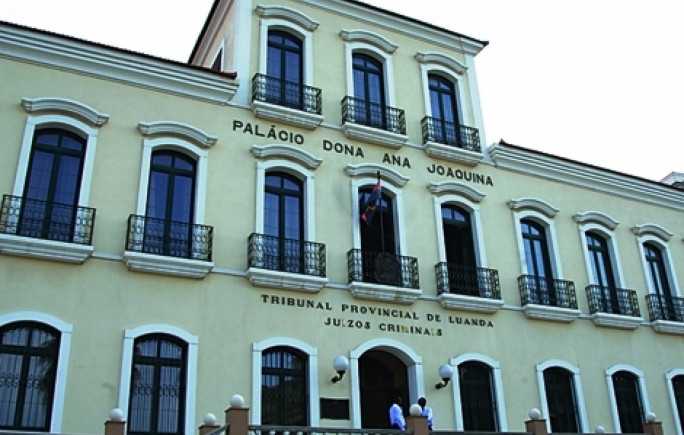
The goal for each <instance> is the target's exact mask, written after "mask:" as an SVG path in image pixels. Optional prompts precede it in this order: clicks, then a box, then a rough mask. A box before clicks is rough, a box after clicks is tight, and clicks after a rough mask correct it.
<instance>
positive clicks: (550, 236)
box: [513, 210, 563, 279]
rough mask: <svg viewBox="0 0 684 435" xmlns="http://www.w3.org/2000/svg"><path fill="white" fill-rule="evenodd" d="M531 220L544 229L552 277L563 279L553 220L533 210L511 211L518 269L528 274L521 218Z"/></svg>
mask: <svg viewBox="0 0 684 435" xmlns="http://www.w3.org/2000/svg"><path fill="white" fill-rule="evenodd" d="M527 219H529V220H533V221H535V222H537V223H538V224H540V225H541V226H542V227H543V228H544V230H545V231H546V243H547V249H548V251H549V257H550V258H549V260H550V261H551V272H552V273H553V278H554V279H563V268H562V262H561V260H560V250H559V248H558V243H557V242H556V241H557V240H558V238H557V236H556V226H555V224H554V221H553V220H552V219H550V218H548V217H547V216H546V215H544V214H542V213H540V212H538V211H535V210H521V211H516V212H514V213H513V221H514V225H515V233H516V239H517V242H518V260H519V261H520V271H521V273H522V274H523V275H527V274H529V271H528V270H527V259H526V258H525V244H524V242H523V238H522V226H521V224H520V222H521V221H522V220H527Z"/></svg>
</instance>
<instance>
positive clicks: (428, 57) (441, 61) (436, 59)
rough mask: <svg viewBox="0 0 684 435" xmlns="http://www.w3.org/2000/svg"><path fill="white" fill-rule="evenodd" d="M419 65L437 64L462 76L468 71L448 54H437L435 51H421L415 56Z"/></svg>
mask: <svg viewBox="0 0 684 435" xmlns="http://www.w3.org/2000/svg"><path fill="white" fill-rule="evenodd" d="M414 57H415V58H416V60H417V61H418V63H420V64H431V63H433V64H437V65H442V66H443V67H445V68H447V69H449V70H451V71H453V72H455V73H456V74H458V75H462V74H463V73H465V72H466V71H467V70H468V67H467V66H465V65H463V64H462V63H461V62H459V61H458V60H456V59H454V58H453V57H451V56H447V55H446V54H442V53H437V52H434V51H419V52H418V53H416V55H415V56H414Z"/></svg>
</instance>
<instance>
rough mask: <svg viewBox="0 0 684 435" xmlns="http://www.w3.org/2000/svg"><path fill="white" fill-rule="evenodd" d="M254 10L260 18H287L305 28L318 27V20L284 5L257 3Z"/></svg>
mask: <svg viewBox="0 0 684 435" xmlns="http://www.w3.org/2000/svg"><path fill="white" fill-rule="evenodd" d="M254 11H255V12H256V13H257V15H259V16H260V17H261V18H281V19H283V20H287V21H289V22H291V23H295V24H297V25H299V26H300V27H303V28H305V29H306V30H308V31H310V32H313V31H314V30H316V29H318V25H319V23H318V21H316V20H314V19H312V18H310V17H308V16H306V15H304V14H303V13H301V12H299V11H296V10H294V9H291V8H286V7H285V6H274V5H269V6H263V5H258V6H257V7H256V8H255V9H254Z"/></svg>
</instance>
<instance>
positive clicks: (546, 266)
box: [520, 219, 556, 305]
mask: <svg viewBox="0 0 684 435" xmlns="http://www.w3.org/2000/svg"><path fill="white" fill-rule="evenodd" d="M520 229H521V232H522V240H523V247H524V252H525V266H526V271H527V275H528V277H527V278H528V284H529V286H530V287H529V288H530V295H529V297H530V302H531V303H534V304H542V305H556V295H555V292H554V291H553V272H552V269H551V260H550V258H549V247H548V243H547V240H546V231H545V229H544V227H542V226H541V225H540V224H538V223H537V222H535V221H533V220H530V219H524V220H522V221H520Z"/></svg>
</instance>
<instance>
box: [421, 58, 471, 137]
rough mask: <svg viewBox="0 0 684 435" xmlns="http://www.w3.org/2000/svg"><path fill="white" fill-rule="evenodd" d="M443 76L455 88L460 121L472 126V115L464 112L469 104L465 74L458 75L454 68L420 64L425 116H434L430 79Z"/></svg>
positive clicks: (429, 63) (435, 64) (434, 64)
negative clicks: (434, 76)
mask: <svg viewBox="0 0 684 435" xmlns="http://www.w3.org/2000/svg"><path fill="white" fill-rule="evenodd" d="M433 74H434V75H437V76H441V77H442V78H444V79H446V80H448V81H450V82H451V83H452V84H453V86H454V100H455V102H456V111H457V113H458V119H459V121H460V123H461V124H463V125H472V124H473V120H472V119H471V116H470V113H469V112H468V111H467V110H464V108H465V107H468V106H466V104H467V101H466V100H465V96H464V91H463V87H464V82H465V78H464V77H463V75H462V74H463V72H461V73H458V72H457V71H456V70H454V69H452V68H447V67H445V66H443V65H440V64H437V63H432V62H428V63H420V76H421V80H422V81H421V83H422V84H423V104H424V105H425V114H426V115H427V116H433V114H432V102H431V101H430V84H429V78H430V76H431V75H433Z"/></svg>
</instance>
